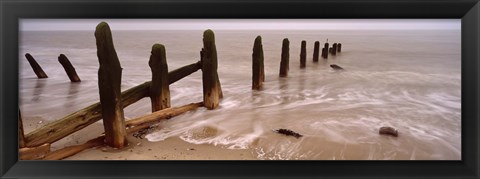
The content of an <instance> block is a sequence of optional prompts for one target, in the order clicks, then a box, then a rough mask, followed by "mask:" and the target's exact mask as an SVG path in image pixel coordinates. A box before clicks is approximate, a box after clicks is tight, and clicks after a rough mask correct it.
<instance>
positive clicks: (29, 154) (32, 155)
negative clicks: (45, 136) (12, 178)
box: [18, 143, 50, 160]
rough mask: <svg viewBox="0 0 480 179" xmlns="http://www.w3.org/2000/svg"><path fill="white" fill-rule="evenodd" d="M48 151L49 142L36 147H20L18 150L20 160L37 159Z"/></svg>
mask: <svg viewBox="0 0 480 179" xmlns="http://www.w3.org/2000/svg"><path fill="white" fill-rule="evenodd" d="M49 152H50V144H48V143H47V144H43V145H41V146H38V147H31V148H27V147H25V148H20V149H19V150H18V153H19V157H20V160H38V159H42V158H43V157H45V155H46V154H48V153H49Z"/></svg>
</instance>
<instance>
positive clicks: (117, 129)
mask: <svg viewBox="0 0 480 179" xmlns="http://www.w3.org/2000/svg"><path fill="white" fill-rule="evenodd" d="M95 39H96V43H97V56H98V61H99V63H100V68H99V69H98V88H99V91H100V104H101V107H102V117H103V126H104V128H105V142H106V143H107V144H108V145H110V146H112V147H116V148H122V147H125V146H126V145H127V140H126V135H127V132H126V130H125V118H124V114H123V106H122V103H121V102H122V99H121V91H120V85H121V81H122V67H121V66H120V62H119V60H118V56H117V52H115V47H114V45H113V39H112V33H111V31H110V27H109V26H108V24H107V23H105V22H101V23H100V24H98V25H97V28H96V30H95Z"/></svg>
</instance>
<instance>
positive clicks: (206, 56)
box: [200, 29, 222, 109]
mask: <svg viewBox="0 0 480 179" xmlns="http://www.w3.org/2000/svg"><path fill="white" fill-rule="evenodd" d="M200 56H201V58H202V81H203V104H204V105H205V107H206V108H207V109H215V108H217V107H218V105H219V101H220V98H221V97H222V91H221V90H222V89H221V87H220V81H219V78H218V73H217V66H218V64H217V47H216V46H215V34H214V33H213V31H212V30H210V29H208V30H206V31H205V32H203V48H202V51H201V52H200Z"/></svg>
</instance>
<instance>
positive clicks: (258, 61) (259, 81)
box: [252, 36, 265, 90]
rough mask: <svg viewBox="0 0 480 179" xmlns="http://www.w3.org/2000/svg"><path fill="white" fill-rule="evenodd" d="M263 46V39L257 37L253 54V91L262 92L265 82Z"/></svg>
mask: <svg viewBox="0 0 480 179" xmlns="http://www.w3.org/2000/svg"><path fill="white" fill-rule="evenodd" d="M263 65H264V64H263V46H262V37H261V36H257V38H255V42H254V44H253V53H252V89H254V90H261V89H262V88H263V82H264V81H265V71H264V66H263Z"/></svg>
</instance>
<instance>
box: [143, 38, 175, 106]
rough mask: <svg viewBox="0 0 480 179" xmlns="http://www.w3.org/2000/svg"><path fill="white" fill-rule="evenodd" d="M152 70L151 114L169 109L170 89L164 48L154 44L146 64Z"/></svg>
mask: <svg viewBox="0 0 480 179" xmlns="http://www.w3.org/2000/svg"><path fill="white" fill-rule="evenodd" d="M148 65H149V66H150V69H151V70H152V84H151V86H150V101H151V103H152V112H155V111H158V110H161V109H165V108H169V107H170V88H169V84H168V66H167V57H166V52H165V46H164V45H162V44H155V45H153V46H152V54H151V55H150V61H149V62H148Z"/></svg>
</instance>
